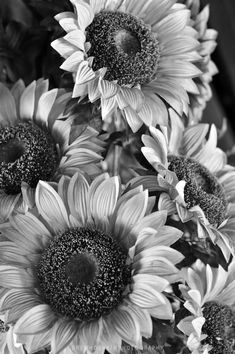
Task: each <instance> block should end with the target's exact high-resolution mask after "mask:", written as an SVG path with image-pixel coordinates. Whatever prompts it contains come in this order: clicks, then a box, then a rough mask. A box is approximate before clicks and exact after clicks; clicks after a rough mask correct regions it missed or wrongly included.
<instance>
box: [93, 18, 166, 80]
mask: <svg viewBox="0 0 235 354" xmlns="http://www.w3.org/2000/svg"><path fill="white" fill-rule="evenodd" d="M86 30H87V34H86V36H87V41H88V42H89V43H90V45H91V47H90V49H89V51H88V53H87V54H88V55H89V56H91V57H93V58H94V59H93V62H92V68H93V70H95V71H97V70H99V69H101V68H103V67H105V68H107V71H106V73H105V76H104V79H106V80H108V81H117V83H118V84H119V85H131V86H136V85H138V84H145V83H148V82H150V81H151V80H152V79H153V78H154V76H155V75H156V70H157V65H158V61H159V57H160V53H159V43H158V41H157V38H156V36H154V35H153V33H152V32H151V28H150V26H147V25H146V24H145V23H144V22H143V21H142V20H140V19H138V18H137V17H135V16H133V15H131V14H127V13H124V12H119V11H116V12H114V11H102V12H100V13H98V14H96V15H95V17H94V19H93V21H92V23H91V24H90V25H89V26H88V27H87V29H86Z"/></svg>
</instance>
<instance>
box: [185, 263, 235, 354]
mask: <svg viewBox="0 0 235 354" xmlns="http://www.w3.org/2000/svg"><path fill="white" fill-rule="evenodd" d="M234 269H235V268H234V262H232V263H231V264H230V265H229V267H228V271H225V270H224V269H223V268H222V267H221V266H219V268H213V267H210V266H209V265H204V264H203V263H202V262H201V261H199V260H197V261H196V262H195V263H194V265H193V266H192V267H191V268H187V269H184V270H183V271H182V276H183V277H184V279H185V281H186V286H184V285H181V286H180V287H181V291H182V295H183V298H184V299H185V303H184V307H185V308H186V309H187V310H188V311H189V313H190V316H188V317H186V318H184V319H183V320H181V322H180V323H179V325H178V327H179V329H180V330H181V331H182V332H183V333H185V334H186V335H187V336H188V341H187V343H188V346H189V348H190V344H193V343H196V349H197V351H195V353H196V354H198V353H201V351H202V350H203V349H205V348H206V347H208V348H210V351H209V352H210V353H212V354H219V353H220V354H225V353H226V354H227V353H228V354H232V353H233V352H234V349H235V347H234V344H235V343H234V324H235V311H234V305H235V302H234V295H233V294H234V287H235V280H234ZM193 339H194V340H193Z"/></svg>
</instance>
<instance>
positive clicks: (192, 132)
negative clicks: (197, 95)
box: [140, 110, 235, 260]
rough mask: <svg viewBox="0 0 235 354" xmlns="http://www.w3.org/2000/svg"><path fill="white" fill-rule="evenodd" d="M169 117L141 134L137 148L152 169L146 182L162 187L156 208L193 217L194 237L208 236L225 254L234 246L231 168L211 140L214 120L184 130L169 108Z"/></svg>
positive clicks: (234, 183)
mask: <svg viewBox="0 0 235 354" xmlns="http://www.w3.org/2000/svg"><path fill="white" fill-rule="evenodd" d="M170 121H171V129H169V130H168V131H167V129H166V127H162V128H161V129H156V128H154V127H151V128H150V133H151V135H152V136H149V135H143V136H142V140H143V143H144V145H145V146H144V147H143V148H142V149H141V150H142V153H143V154H144V156H145V158H146V159H147V160H148V162H149V163H150V164H151V165H152V166H153V167H154V169H155V170H156V171H157V172H158V175H157V177H153V182H152V183H151V184H152V185H153V183H155V188H156V190H159V191H161V192H163V193H161V196H160V199H159V210H162V209H167V210H168V212H169V215H174V214H175V215H178V216H179V218H180V220H181V221H182V222H184V223H185V222H187V221H189V220H192V221H193V222H195V223H196V224H197V233H198V237H199V238H206V237H209V238H210V239H211V240H212V242H213V243H214V244H217V245H218V246H219V247H220V248H221V250H222V252H223V254H224V256H225V258H226V259H227V260H228V259H229V257H230V253H231V252H232V253H234V250H235V242H234V241H235V239H234V235H233V230H234V227H233V225H234V221H235V204H234V202H235V178H234V177H235V170H234V168H232V167H230V166H228V165H226V155H225V153H224V152H223V151H222V150H221V149H219V148H217V146H216V145H217V132H216V128H215V126H214V125H212V126H211V127H210V126H209V124H196V125H192V126H190V127H188V128H186V129H185V130H184V127H183V124H182V122H181V120H180V118H179V117H177V115H176V113H175V112H173V111H172V110H170ZM207 134H208V138H207V137H206V136H207ZM150 180H151V178H150ZM140 181H141V178H140ZM146 187H147V188H148V184H147V186H146Z"/></svg>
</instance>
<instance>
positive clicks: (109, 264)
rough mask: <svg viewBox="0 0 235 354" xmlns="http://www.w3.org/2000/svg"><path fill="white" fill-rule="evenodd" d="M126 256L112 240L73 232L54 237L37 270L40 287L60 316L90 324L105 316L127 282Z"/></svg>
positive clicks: (90, 232) (82, 231) (92, 231)
mask: <svg viewBox="0 0 235 354" xmlns="http://www.w3.org/2000/svg"><path fill="white" fill-rule="evenodd" d="M129 273H130V271H129V268H128V267H127V266H126V254H125V253H124V251H123V250H122V249H121V248H120V246H119V245H118V244H117V243H116V242H115V241H114V240H113V239H112V237H111V236H109V235H106V234H104V233H103V232H101V231H99V230H95V229H89V228H74V229H70V230H68V231H66V232H65V233H63V234H62V235H60V236H58V237H56V238H55V239H54V240H53V241H52V242H51V243H50V244H49V246H48V247H47V249H46V250H45V251H44V253H43V254H42V256H41V259H40V261H39V263H38V266H37V277H38V280H39V287H40V289H41V292H42V296H43V297H44V300H45V302H47V303H48V304H49V305H50V306H51V307H52V308H53V309H54V311H56V312H57V313H59V314H62V315H65V316H67V317H69V318H73V319H75V318H76V319H79V320H90V319H94V318H99V317H100V316H101V315H105V314H108V313H109V312H110V311H111V310H112V309H113V308H114V307H116V306H117V305H118V304H119V303H120V302H121V301H122V297H123V290H124V289H125V288H126V285H127V284H128V281H129V276H130V274H129Z"/></svg>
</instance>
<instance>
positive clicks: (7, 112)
mask: <svg viewBox="0 0 235 354" xmlns="http://www.w3.org/2000/svg"><path fill="white" fill-rule="evenodd" d="M0 93H1V95H0V115H1V117H2V119H1V122H0V200H1V203H2V204H1V215H0V219H3V220H6V219H7V218H8V217H9V215H10V214H11V213H12V212H13V211H14V210H16V209H17V210H18V211H24V210H26V209H27V208H28V207H33V205H34V190H35V187H36V185H37V183H38V181H39V180H45V181H56V180H58V178H59V177H60V176H61V175H62V174H63V175H72V174H73V173H75V172H76V171H77V170H78V169H81V170H82V171H83V172H85V173H87V174H88V175H89V176H91V177H94V176H95V175H96V174H98V173H99V172H100V170H101V168H100V167H99V162H100V161H101V159H102V157H101V155H100V153H101V152H102V151H103V147H104V145H105V144H104V142H103V141H102V140H101V139H99V138H98V132H97V131H96V130H95V129H93V128H90V127H86V126H84V127H83V128H82V129H81V128H79V127H73V129H71V126H72V124H73V122H74V120H76V114H72V113H71V114H70V113H66V115H65V114H64V111H65V107H67V105H68V103H69V101H70V99H71V93H66V92H65V91H64V90H63V89H53V90H48V81H47V80H43V79H39V80H37V81H34V82H32V83H31V84H30V85H28V86H27V87H25V85H24V83H23V81H21V80H19V81H18V82H17V83H16V84H15V85H14V86H13V87H12V89H11V90H9V89H8V88H7V87H5V86H4V85H3V84H0Z"/></svg>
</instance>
